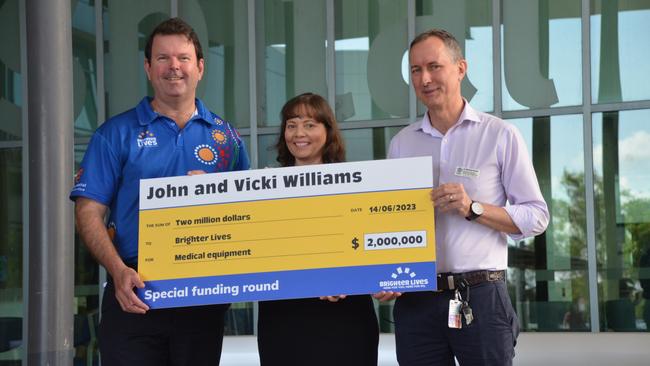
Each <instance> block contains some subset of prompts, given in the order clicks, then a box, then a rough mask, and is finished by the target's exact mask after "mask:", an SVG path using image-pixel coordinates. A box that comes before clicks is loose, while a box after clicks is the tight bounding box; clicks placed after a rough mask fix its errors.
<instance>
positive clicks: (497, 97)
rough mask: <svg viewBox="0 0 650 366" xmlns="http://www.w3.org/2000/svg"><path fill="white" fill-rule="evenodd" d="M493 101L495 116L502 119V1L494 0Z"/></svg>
mask: <svg viewBox="0 0 650 366" xmlns="http://www.w3.org/2000/svg"><path fill="white" fill-rule="evenodd" d="M492 52H493V54H492V78H493V85H492V92H493V93H494V95H493V97H492V100H493V101H494V105H493V106H492V109H493V110H494V112H493V113H494V115H495V116H497V117H499V118H501V117H502V115H503V106H502V103H503V100H502V96H501V93H502V88H501V82H502V78H501V77H502V75H501V61H502V60H501V0H492Z"/></svg>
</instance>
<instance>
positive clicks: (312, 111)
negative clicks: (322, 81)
mask: <svg viewBox="0 0 650 366" xmlns="http://www.w3.org/2000/svg"><path fill="white" fill-rule="evenodd" d="M305 113H306V114H307V115H306V116H305V115H304V114H305ZM296 117H311V118H313V119H314V120H315V121H316V122H319V123H322V124H323V125H325V130H326V131H327V139H326V140H325V146H324V147H323V156H322V160H323V163H340V162H343V161H345V145H344V144H343V138H342V137H341V131H340V130H339V126H338V124H337V123H336V117H334V112H332V108H330V106H329V104H327V101H326V100H325V98H323V97H321V96H320V95H318V94H313V93H304V94H300V95H298V96H296V97H293V98H292V99H290V100H289V101H288V102H286V103H285V104H284V106H283V107H282V111H281V112H280V119H281V120H282V125H281V127H280V137H279V138H278V142H277V143H276V144H275V148H276V149H277V150H278V157H277V158H276V160H277V161H278V162H279V163H280V165H281V166H293V165H295V164H296V158H295V157H294V156H293V155H291V152H290V151H289V148H288V147H287V142H286V140H285V139H284V130H285V129H286V128H287V121H288V120H290V119H292V118H296Z"/></svg>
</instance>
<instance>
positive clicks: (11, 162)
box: [0, 149, 23, 364]
mask: <svg viewBox="0 0 650 366" xmlns="http://www.w3.org/2000/svg"><path fill="white" fill-rule="evenodd" d="M22 199H23V195H22V150H21V149H0V314H2V315H1V316H0V334H1V335H2V342H0V363H2V362H3V361H4V360H7V361H8V362H9V363H10V362H11V361H9V360H14V361H15V360H20V359H21V355H22V349H21V348H20V347H19V346H20V345H21V343H22V320H23V319H22V316H23V200H22ZM18 364H20V361H18Z"/></svg>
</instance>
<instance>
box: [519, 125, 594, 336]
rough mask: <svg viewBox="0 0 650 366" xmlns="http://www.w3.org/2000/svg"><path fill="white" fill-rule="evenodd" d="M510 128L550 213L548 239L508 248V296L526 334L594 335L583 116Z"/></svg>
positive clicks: (521, 242)
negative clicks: (519, 138)
mask: <svg viewBox="0 0 650 366" xmlns="http://www.w3.org/2000/svg"><path fill="white" fill-rule="evenodd" d="M508 122H510V123H512V124H514V125H515V126H517V128H519V130H520V131H521V133H522V135H523V137H524V140H525V141H526V144H527V146H528V149H529V152H530V153H531V157H532V160H533V165H534V166H535V172H536V173H537V178H538V180H539V184H540V187H541V190H542V194H543V195H544V198H545V200H546V203H547V204H548V206H549V211H550V213H551V221H550V223H549V226H548V228H547V230H546V232H545V233H544V234H542V235H540V236H537V237H535V238H529V239H526V240H523V241H519V242H516V243H515V242H512V241H510V242H509V250H508V262H509V263H508V267H509V268H508V290H509V292H510V296H511V298H512V299H513V304H514V306H515V309H516V310H517V314H518V316H519V321H520V322H521V326H522V329H523V330H539V331H562V330H567V331H586V330H589V329H590V324H589V285H588V280H587V276H588V273H587V240H586V237H587V234H586V210H585V186H584V158H583V156H584V154H583V143H582V139H581V138H579V137H577V138H576V136H580V132H578V134H576V131H582V116H580V115H567V116H557V117H550V118H549V117H535V118H525V119H518V120H510V121H508Z"/></svg>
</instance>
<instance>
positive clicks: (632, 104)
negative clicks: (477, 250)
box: [0, 0, 650, 364]
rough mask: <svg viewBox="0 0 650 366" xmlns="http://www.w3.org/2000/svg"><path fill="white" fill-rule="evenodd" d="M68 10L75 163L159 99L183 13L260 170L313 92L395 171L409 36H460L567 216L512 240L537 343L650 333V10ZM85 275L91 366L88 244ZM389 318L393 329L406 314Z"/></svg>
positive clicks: (2, 342)
mask: <svg viewBox="0 0 650 366" xmlns="http://www.w3.org/2000/svg"><path fill="white" fill-rule="evenodd" d="M23 5H24V0H0V30H1V31H0V40H1V41H0V115H2V118H1V119H0V166H1V167H0V206H1V209H0V314H2V315H1V316H0V335H1V336H2V339H0V364H4V363H10V362H12V360H13V361H16V360H20V358H21V353H20V344H21V338H22V337H21V326H22V316H23V314H24V306H25V303H24V301H23V279H22V278H23V271H24V265H23V263H26V259H25V258H24V256H23V248H24V243H25V241H26V238H24V234H23V233H24V230H25V229H24V228H25V227H27V226H28V223H23V217H24V207H27V206H26V201H25V198H24V197H23V187H24V186H25V183H26V176H25V174H24V172H23V170H24V166H25V163H24V154H25V151H24V150H25V146H24V142H23V136H24V135H25V134H26V133H25V131H23V128H24V127H23V126H24V125H26V122H25V121H24V116H23V111H22V106H23V104H24V103H23V98H24V95H25V93H24V92H25V90H24V88H25V78H24V77H23V76H24V75H23V74H22V71H21V62H24V60H21V55H22V52H23V51H24V47H26V46H25V45H24V44H23V42H24V41H21V40H24V39H25V35H24V34H23V33H22V32H23V31H21V24H23V23H22V22H23V21H24V14H21V11H20V9H21V6H23ZM98 6H101V8H99V9H98V8H97V7H98ZM71 12H72V37H73V39H72V44H73V63H74V64H73V71H74V80H73V86H74V121H71V122H70V123H71V125H73V126H74V136H75V161H76V162H77V164H78V163H79V161H80V159H81V157H82V156H83V152H84V151H85V147H86V144H87V143H88V141H89V138H90V136H91V134H92V133H93V131H94V130H95V129H96V128H97V126H98V125H100V124H101V123H102V121H103V120H104V119H106V118H107V117H108V116H112V115H115V114H117V113H119V112H121V111H124V110H126V109H128V108H131V107H133V106H134V105H135V104H136V103H137V102H138V101H139V100H140V98H142V96H143V95H151V93H152V90H151V87H150V86H149V85H148V82H147V79H146V75H145V73H144V71H143V67H142V66H143V62H144V43H145V38H146V35H147V34H148V33H149V32H150V31H151V30H152V29H153V27H154V26H155V25H156V24H157V23H158V22H159V21H161V20H163V19H165V18H167V17H169V16H172V15H179V16H181V17H183V18H185V19H186V20H188V21H189V22H190V23H191V24H192V25H193V26H194V28H195V29H196V31H197V33H198V35H199V38H200V40H201V43H202V45H203V48H204V55H205V64H206V73H205V75H204V79H203V81H202V82H201V83H200V85H199V92H198V96H199V97H200V98H202V99H203V100H204V101H205V102H206V104H207V105H208V106H209V107H210V109H212V110H213V111H215V112H216V113H218V114H220V115H222V116H223V117H224V118H226V119H227V120H230V121H232V122H233V123H234V124H235V125H236V126H237V127H238V128H239V129H240V132H241V133H242V135H243V137H244V140H245V141H246V143H247V146H248V147H249V152H250V154H251V156H252V157H253V159H252V160H253V161H254V162H255V164H254V165H255V166H254V168H263V167H266V166H275V165H277V163H276V161H275V150H274V148H273V146H274V144H275V142H276V141H277V137H278V125H279V112H280V108H281V107H282V105H283V103H284V102H285V101H286V100H287V99H289V98H291V97H293V96H294V95H296V94H299V93H302V92H306V91H311V92H315V93H319V94H321V95H323V96H325V97H326V98H328V99H329V101H330V103H332V105H333V106H334V109H335V112H336V115H337V118H338V119H339V121H340V122H341V123H340V125H341V128H342V129H343V136H344V138H345V142H346V146H347V160H349V161H356V160H369V159H382V158H384V157H385V154H386V151H387V145H388V143H389V142H390V139H391V137H392V136H394V135H395V134H396V133H397V131H399V130H400V128H402V127H403V126H405V125H406V124H408V123H409V122H413V121H415V120H417V119H418V118H419V117H418V116H420V115H421V114H422V113H423V112H424V109H423V107H422V105H420V104H419V103H417V101H416V100H415V96H414V94H413V93H412V92H410V91H409V86H408V85H409V80H408V71H407V70H408V67H407V60H408V58H407V50H408V44H409V41H410V38H409V35H413V34H417V33H419V32H421V31H423V30H425V29H428V28H431V27H441V28H446V29H448V30H449V31H451V32H452V33H453V34H454V35H455V36H456V37H457V38H458V40H459V41H460V43H461V46H462V48H463V50H464V52H465V54H466V57H467V60H468V63H469V70H468V75H467V78H466V80H465V81H464V84H463V95H464V96H465V98H467V99H468V100H469V101H470V103H472V105H473V106H475V107H476V108H477V109H479V110H483V111H486V112H491V113H494V114H495V115H498V116H500V117H502V118H504V119H506V120H508V121H509V122H511V123H513V124H514V125H515V126H517V128H519V130H520V131H521V132H522V134H523V136H524V138H525V139H526V142H527V144H528V148H529V149H530V154H531V156H532V158H533V163H534V165H535V168H536V171H537V174H538V178H539V181H540V185H541V188H542V192H543V194H544V196H545V198H546V200H547V203H548V204H549V208H550V211H551V214H552V219H551V224H550V226H549V228H548V230H547V231H546V233H545V234H544V235H541V236H539V237H537V238H534V239H528V240H524V241H520V242H510V243H509V271H508V288H509V291H510V295H511V297H512V300H513V304H515V308H516V310H517V312H518V314H519V319H520V322H521V325H522V329H523V330H525V331H648V330H649V328H650V319H649V318H650V302H649V301H650V185H649V183H648V182H650V175H649V173H648V172H649V171H650V163H649V162H650V156H649V155H648V151H649V150H648V148H647V146H648V145H650V89H649V88H648V87H647V86H648V85H650V69H649V68H648V67H647V60H648V59H650V43H649V42H648V41H647V39H646V38H647V35H648V34H650V26H649V24H650V1H648V0H630V1H606V0H591V1H584V0H583V1H581V0H568V1H564V0H537V1H525V2H522V1H517V0H491V1H483V0H464V1H454V2H448V1H443V0H400V1H383V0H350V1H347V0H346V1H343V0H316V1H314V0H255V1H237V0H214V1H208V0H178V1H172V0H147V1H137V2H133V1H127V0H104V1H96V0H95V1H92V0H75V1H72V0H71ZM22 28H24V26H23V27H22ZM70 174H71V176H72V174H73V172H70ZM592 198H593V199H592ZM70 220H71V222H72V220H73V218H70ZM74 263H75V301H74V307H75V308H74V309H71V311H72V312H73V313H74V314H75V347H76V351H75V357H76V358H77V360H79V361H80V362H85V361H88V360H90V361H91V362H92V360H94V359H96V357H97V352H96V343H95V342H96V333H95V331H96V324H97V317H98V307H99V302H100V300H99V297H100V286H101V285H100V282H101V281H102V280H101V279H102V271H101V270H100V269H99V267H98V266H97V265H96V263H95V261H94V260H93V259H92V258H91V257H90V255H89V254H88V252H87V251H86V249H85V247H84V246H83V244H82V243H80V242H79V240H78V239H77V240H76V243H75V260H74ZM254 309H255V307H254V304H251V303H243V304H237V305H234V306H233V307H232V309H231V311H230V313H229V314H228V325H227V330H226V331H227V334H234V335H236V334H253V333H254V328H255V325H254V319H255V316H254V315H255V312H254ZM378 309H379V311H378V314H379V318H380V323H381V329H382V331H385V332H390V331H392V327H391V323H390V319H391V316H390V313H391V311H390V310H391V304H381V305H379V304H378Z"/></svg>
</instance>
